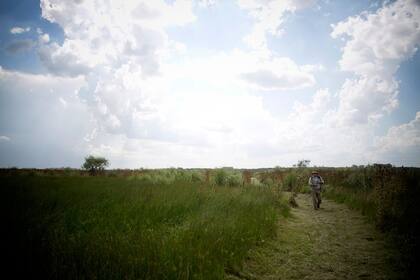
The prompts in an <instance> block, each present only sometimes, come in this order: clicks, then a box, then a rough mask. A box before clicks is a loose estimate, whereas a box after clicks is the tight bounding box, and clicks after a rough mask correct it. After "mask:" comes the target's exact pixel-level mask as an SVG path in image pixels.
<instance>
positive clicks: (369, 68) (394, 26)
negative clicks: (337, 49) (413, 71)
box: [331, 0, 420, 124]
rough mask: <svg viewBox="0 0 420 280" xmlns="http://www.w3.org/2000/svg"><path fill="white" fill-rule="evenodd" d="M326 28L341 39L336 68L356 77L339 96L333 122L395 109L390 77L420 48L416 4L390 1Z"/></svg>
mask: <svg viewBox="0 0 420 280" xmlns="http://www.w3.org/2000/svg"><path fill="white" fill-rule="evenodd" d="M332 27H333V31H332V33H331V35H332V37H333V38H337V37H340V36H343V38H344V40H345V45H344V47H343V49H342V52H343V54H342V58H341V59H340V62H339V64H340V67H341V69H342V70H343V71H350V72H352V73H354V74H355V75H356V78H354V79H351V80H347V81H346V82H345V83H344V85H343V87H342V89H341V91H340V106H339V108H338V112H337V119H338V121H339V123H341V124H351V123H367V122H369V121H372V120H377V119H378V118H380V117H381V116H382V115H383V114H384V113H387V112H391V111H392V110H394V109H395V108H397V106H398V99H397V95H398V82H397V81H396V80H395V77H394V75H395V73H396V71H397V70H398V68H399V66H400V64H401V63H402V62H403V61H404V60H406V59H407V58H409V57H411V56H412V55H413V54H414V53H415V52H416V51H417V48H418V45H419V44H420V5H419V4H418V2H416V1H414V0H399V1H395V2H393V3H391V4H388V5H386V6H384V7H382V8H380V9H379V10H378V11H376V12H374V13H367V12H363V13H361V14H360V15H358V16H353V17H349V18H348V19H346V20H344V21H341V22H339V23H337V24H335V25H332Z"/></svg>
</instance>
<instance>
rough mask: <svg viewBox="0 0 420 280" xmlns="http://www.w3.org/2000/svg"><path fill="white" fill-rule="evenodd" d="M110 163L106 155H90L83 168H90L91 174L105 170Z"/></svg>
mask: <svg viewBox="0 0 420 280" xmlns="http://www.w3.org/2000/svg"><path fill="white" fill-rule="evenodd" d="M108 164H109V162H108V160H107V159H106V158H104V157H94V156H88V157H86V158H85V162H84V163H83V165H82V168H83V169H86V170H88V171H89V173H90V174H91V175H95V174H96V173H98V172H101V171H104V170H105V167H107V166H108Z"/></svg>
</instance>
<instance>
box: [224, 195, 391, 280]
mask: <svg viewBox="0 0 420 280" xmlns="http://www.w3.org/2000/svg"><path fill="white" fill-rule="evenodd" d="M297 203H298V205H299V207H298V208H295V209H293V210H292V217H291V218H288V219H285V220H281V221H280V222H279V229H278V231H279V232H278V236H277V238H276V239H275V240H273V241H270V242H267V244H265V245H263V246H260V247H258V248H256V249H255V250H252V252H250V254H249V255H250V257H249V258H248V259H247V260H246V261H245V264H244V267H243V270H242V272H241V273H238V274H237V276H230V277H228V279H229V278H230V279H241V278H242V279H243V278H245V279H393V278H394V277H392V276H391V275H392V271H390V268H389V262H390V259H391V257H392V251H391V250H390V248H389V247H387V243H386V242H385V240H384V237H383V236H382V235H381V234H380V233H379V232H378V231H377V230H376V229H375V228H374V226H373V225H371V224H368V223H367V222H366V221H365V219H364V217H363V216H362V215H361V214H359V213H358V212H356V211H352V210H349V209H348V208H347V207H346V206H345V205H342V204H337V203H334V202H332V201H329V200H325V199H324V201H323V203H322V205H321V209H320V210H318V211H314V210H313V208H312V203H311V198H310V196H309V195H304V194H300V195H299V196H298V198H297Z"/></svg>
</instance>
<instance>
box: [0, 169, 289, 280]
mask: <svg viewBox="0 0 420 280" xmlns="http://www.w3.org/2000/svg"><path fill="white" fill-rule="evenodd" d="M1 181H2V186H1V189H0V192H1V199H2V202H1V203H0V205H1V206H0V207H1V208H0V209H1V211H0V212H1V216H2V221H3V223H4V224H6V225H7V226H6V227H5V228H4V229H3V230H2V235H3V237H2V240H1V242H2V247H3V248H2V252H4V253H5V254H6V255H7V256H8V258H7V262H6V263H5V267H7V268H8V270H10V272H12V275H15V276H16V278H19V277H22V276H23V277H31V278H32V277H36V276H41V277H42V278H43V279H46V278H52V279H57V278H59V279H222V278H223V277H224V275H225V271H226V270H228V271H234V270H235V269H236V268H239V267H240V266H241V263H242V262H243V260H244V257H245V256H246V253H247V252H248V250H249V249H250V248H252V247H253V246H255V245H256V244H258V243H260V242H262V241H263V240H264V239H267V238H272V237H274V235H275V233H276V223H277V220H278V216H279V215H280V214H283V215H286V214H287V212H288V207H287V206H286V204H285V202H282V200H281V199H280V198H279V195H278V193H273V192H272V191H271V190H270V189H268V188H266V187H255V186H253V187H241V188H239V187H226V186H224V187H220V186H214V185H213V186H212V185H208V184H205V183H203V182H191V180H175V181H173V182H166V183H165V182H159V180H158V181H155V182H153V183H152V182H151V181H150V180H139V179H137V178H136V177H116V178H113V177H99V176H98V177H82V176H27V175H25V176H23V175H20V176H17V175H13V176H7V175H3V176H2V177H1Z"/></svg>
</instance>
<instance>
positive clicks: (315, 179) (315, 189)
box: [308, 171, 324, 210]
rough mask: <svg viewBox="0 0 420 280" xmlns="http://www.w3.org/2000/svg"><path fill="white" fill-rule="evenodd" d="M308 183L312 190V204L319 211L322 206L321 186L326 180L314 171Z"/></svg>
mask: <svg viewBox="0 0 420 280" xmlns="http://www.w3.org/2000/svg"><path fill="white" fill-rule="evenodd" d="M308 183H309V186H310V187H311V190H312V202H313V204H314V209H315V210H318V209H319V206H320V205H321V186H322V184H324V180H323V179H322V177H321V176H320V175H319V173H318V172H317V171H312V173H311V177H309V182H308Z"/></svg>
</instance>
